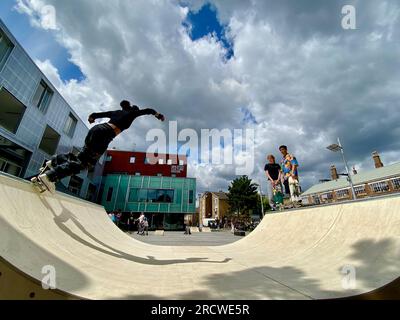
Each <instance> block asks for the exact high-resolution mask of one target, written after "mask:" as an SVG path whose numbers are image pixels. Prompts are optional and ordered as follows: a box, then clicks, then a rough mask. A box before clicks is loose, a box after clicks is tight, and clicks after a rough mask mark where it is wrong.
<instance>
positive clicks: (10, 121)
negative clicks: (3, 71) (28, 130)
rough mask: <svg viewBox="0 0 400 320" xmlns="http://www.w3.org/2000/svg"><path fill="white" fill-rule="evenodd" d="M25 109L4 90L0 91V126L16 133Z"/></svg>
mask: <svg viewBox="0 0 400 320" xmlns="http://www.w3.org/2000/svg"><path fill="white" fill-rule="evenodd" d="M25 109H26V107H25V106H24V105H23V104H22V103H21V102H19V101H18V100H17V99H16V98H15V97H14V96H13V95H12V94H11V93H9V92H8V91H7V90H6V89H5V88H2V89H1V90H0V126H1V127H3V128H4V129H6V130H8V131H10V132H12V133H16V132H17V130H18V127H19V124H20V122H21V120H22V117H23V116H24V113H25Z"/></svg>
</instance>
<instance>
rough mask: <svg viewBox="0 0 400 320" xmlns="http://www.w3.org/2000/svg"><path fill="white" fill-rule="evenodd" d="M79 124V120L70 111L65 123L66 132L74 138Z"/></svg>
mask: <svg viewBox="0 0 400 320" xmlns="http://www.w3.org/2000/svg"><path fill="white" fill-rule="evenodd" d="M77 124H78V120H77V119H76V118H75V117H74V115H73V114H72V113H70V114H69V116H68V119H67V122H66V123H65V127H64V133H65V134H67V135H68V136H69V137H71V138H72V137H73V136H74V133H75V129H76V125H77Z"/></svg>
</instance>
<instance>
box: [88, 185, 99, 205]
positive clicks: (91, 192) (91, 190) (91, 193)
mask: <svg viewBox="0 0 400 320" xmlns="http://www.w3.org/2000/svg"><path fill="white" fill-rule="evenodd" d="M96 191H97V188H96V186H95V185H94V184H92V183H90V184H89V187H88V190H87V193H86V200H88V201H96Z"/></svg>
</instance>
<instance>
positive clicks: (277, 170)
mask: <svg viewBox="0 0 400 320" xmlns="http://www.w3.org/2000/svg"><path fill="white" fill-rule="evenodd" d="M267 161H268V163H267V164H266V165H265V167H264V171H265V175H266V176H267V179H268V181H269V182H270V188H268V190H269V199H270V204H271V207H272V210H276V204H275V200H274V191H276V190H281V189H282V185H281V180H282V170H281V166H280V165H279V164H277V163H276V160H275V157H274V156H273V155H272V154H270V155H268V156H267Z"/></svg>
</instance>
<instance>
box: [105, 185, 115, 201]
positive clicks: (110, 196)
mask: <svg viewBox="0 0 400 320" xmlns="http://www.w3.org/2000/svg"><path fill="white" fill-rule="evenodd" d="M113 192H114V188H113V187H110V188H108V192H107V199H106V201H107V202H111V200H112V196H113Z"/></svg>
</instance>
